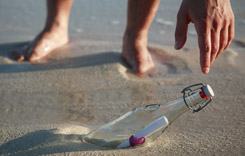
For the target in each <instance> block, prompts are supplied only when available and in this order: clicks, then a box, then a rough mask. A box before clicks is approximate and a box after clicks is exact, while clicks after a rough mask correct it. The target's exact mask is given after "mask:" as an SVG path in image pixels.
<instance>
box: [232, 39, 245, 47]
mask: <svg viewBox="0 0 245 156" xmlns="http://www.w3.org/2000/svg"><path fill="white" fill-rule="evenodd" d="M233 43H234V44H235V45H236V46H238V47H241V48H245V41H241V40H233Z"/></svg>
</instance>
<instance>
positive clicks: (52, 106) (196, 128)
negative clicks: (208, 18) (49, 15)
mask: <svg viewBox="0 0 245 156" xmlns="http://www.w3.org/2000/svg"><path fill="white" fill-rule="evenodd" d="M15 2H16V3H17V4H14V3H13V4H11V3H10V2H7V1H6V0H5V1H1V2H0V7H2V8H0V19H1V17H3V14H1V13H2V12H5V14H4V17H5V18H7V17H8V16H9V18H10V19H15V17H16V18H17V17H20V16H21V15H22V16H24V15H26V14H27V13H28V11H22V12H21V11H20V13H17V11H16V5H18V1H15ZM26 2H29V1H27V0H26ZM109 2H112V1H110V0H105V1H103V3H102V2H101V3H100V2H98V1H92V2H89V3H88V7H92V6H94V5H95V3H98V4H100V5H97V6H96V7H97V9H98V10H97V11H96V7H95V10H94V11H91V12H89V9H87V10H85V11H84V12H85V16H83V17H81V18H82V20H83V21H84V20H86V21H87V24H82V22H81V23H80V22H74V21H75V20H74V19H76V20H78V19H79V17H78V16H75V15H78V14H79V13H80V14H82V10H79V7H78V5H80V6H81V7H82V6H83V3H85V2H83V1H76V2H75V4H74V7H73V13H72V15H73V16H72V19H73V20H72V19H71V28H70V32H71V33H70V38H71V42H70V43H69V44H68V45H67V46H65V47H62V48H60V49H57V50H56V51H55V52H54V54H53V55H52V56H50V57H49V58H47V59H46V60H42V61H40V62H38V63H32V64H31V63H27V62H23V63H17V62H15V61H13V60H12V59H11V58H10V51H11V50H13V49H15V48H19V47H23V46H24V45H26V44H27V42H28V41H29V40H30V39H31V38H32V37H34V36H35V33H36V32H37V31H38V30H39V28H41V27H42V25H41V22H39V23H38V21H36V22H37V23H35V22H34V24H33V28H32V27H30V29H27V28H26V25H25V22H23V21H22V22H20V23H18V25H13V24H14V23H15V24H16V22H17V21H18V20H17V19H15V21H14V20H9V23H8V21H7V20H6V19H5V18H2V19H4V20H3V22H2V21H0V26H1V27H0V86H1V87H0V97H1V100H0V127H1V128H0V155H64V154H67V155H142V154H143V155H162V154H163V155H222V156H223V155H244V154H245V150H244V149H245V146H244V145H245V141H244V140H245V138H244V129H245V115H244V112H245V108H244V107H243V105H244V101H245V96H244V90H245V81H244V78H245V69H244V65H245V63H244V60H245V53H244V52H245V46H244V45H245V39H244V37H243V36H244V35H245V33H244V32H243V30H244V29H245V22H244V20H245V17H244V15H245V11H244V10H242V9H241V8H240V5H241V4H240V3H238V2H233V3H232V5H233V7H234V12H235V15H236V18H237V21H236V22H237V23H236V24H237V27H236V28H237V29H236V34H238V35H236V37H235V39H234V41H233V43H232V45H231V47H230V48H229V49H228V50H226V51H225V52H224V53H223V54H222V55H221V56H220V57H219V58H218V59H217V60H216V61H215V63H214V65H213V67H212V68H211V70H210V74H208V75H203V74H202V73H201V71H200V65H199V53H198V48H197V45H196V36H195V34H193V33H192V31H193V29H192V28H191V30H190V31H189V34H188V37H189V40H188V41H187V45H186V46H185V48H184V49H183V50H181V51H176V50H174V48H173V46H172V45H171V44H172V43H173V38H172V39H169V38H171V37H172V36H173V34H174V29H175V14H176V13H175V14H172V13H174V12H173V10H176V8H178V5H179V3H180V2H179V1H177V0H173V1H167V2H165V1H164V2H161V6H160V8H159V12H158V14H157V17H156V19H155V20H154V22H153V25H152V29H151V33H150V37H149V40H150V44H149V45H150V46H149V49H150V51H151V54H152V56H153V58H154V61H155V63H156V71H155V73H154V76H153V77H146V78H139V77H137V76H135V75H134V74H133V73H132V72H131V70H130V69H129V68H128V65H127V64H126V63H125V62H124V60H123V59H122V57H121V37H122V33H123V29H124V28H123V27H124V25H125V16H121V15H122V14H123V13H124V11H125V9H126V1H122V2H121V1H120V2H112V5H111V6H107V8H106V9H107V10H106V9H105V10H104V12H103V15H101V16H104V17H100V15H99V13H100V10H101V8H102V7H103V6H104V5H105V4H104V3H109ZM240 2H241V3H244V2H243V1H240ZM9 3H10V4H9ZM38 3H40V7H39V9H38V7H37V6H36V5H37V4H34V3H32V2H30V3H28V5H27V6H29V7H34V8H32V9H37V13H34V15H38V13H40V14H41V18H44V17H45V16H44V13H42V9H43V8H44V9H45V4H43V3H42V2H38ZM117 3H120V4H122V7H121V8H120V9H118V10H117V13H116V14H115V17H111V16H112V15H111V14H109V13H111V12H115V7H116V4H117ZM164 3H165V4H166V5H163V4H164ZM173 4H174V5H173ZM3 6H4V7H3ZM27 6H24V5H19V7H20V9H23V7H24V8H25V7H27ZM171 6H173V7H171ZM35 7H36V8H35ZM110 8H111V10H110ZM112 8H114V9H112ZM32 9H31V10H30V12H32ZM164 9H168V10H169V11H170V13H169V14H165V15H164V14H163V13H164ZM102 10H103V9H102ZM11 11H12V12H11ZM171 11H172V12H171ZM26 12H27V13H26ZM176 12H177V11H176ZM7 13H8V14H7ZM14 13H15V14H14ZM92 14H94V15H92ZM10 15H11V16H10ZM14 15H15V16H14ZM34 15H31V16H29V18H30V19H33V20H34V21H35V18H34V17H35V16H34ZM89 15H91V16H89ZM26 18H27V17H26V16H25V17H23V19H24V20H26ZM26 21H28V20H26ZM72 21H73V23H72ZM11 22H12V23H11ZM93 22H95V23H93ZM171 22H172V23H171ZM91 23H92V24H93V25H95V26H93V27H94V28H91V30H90V29H89V28H88V25H89V24H91ZM98 23H101V25H102V27H101V28H100V27H98V26H97V27H96V24H98ZM29 24H30V23H28V25H29ZM7 25H9V27H8V29H7ZM103 25H104V26H103ZM105 27H107V28H105ZM93 30H94V31H93ZM103 30H105V31H103ZM109 30H111V33H109V32H110V31H109ZM98 32H99V33H98ZM159 32H161V33H159ZM170 35H171V36H170ZM15 36H16V37H15ZM159 58H161V59H159ZM199 82H203V83H205V84H210V85H211V86H212V88H213V90H214V93H215V97H214V100H213V102H212V103H211V104H210V105H209V106H207V107H206V108H205V109H204V110H202V111H200V112H198V113H194V114H193V113H192V112H191V111H189V112H187V113H185V114H184V115H182V116H181V117H180V118H178V119H177V120H176V121H175V122H174V123H173V124H172V125H170V126H169V127H168V128H167V129H166V131H165V132H164V133H163V134H162V135H161V136H160V137H159V138H158V139H157V140H156V141H155V142H153V143H151V144H150V145H148V146H146V147H139V148H130V149H123V150H115V149H112V148H103V147H98V146H95V145H92V144H88V143H84V142H82V141H81V138H82V136H83V135H85V134H87V133H89V132H91V131H92V130H94V129H96V128H98V127H99V126H101V125H103V124H105V123H107V122H110V121H112V120H114V119H115V118H117V117H119V116H120V115H122V114H124V113H126V112H128V111H130V110H131V109H132V108H134V107H140V106H145V105H148V104H156V103H159V104H161V103H167V102H169V101H172V100H174V99H176V98H178V97H180V96H182V94H181V93H180V92H181V90H182V89H183V88H185V87H186V86H189V85H191V84H195V83H199Z"/></svg>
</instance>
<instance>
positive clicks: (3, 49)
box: [0, 42, 128, 73]
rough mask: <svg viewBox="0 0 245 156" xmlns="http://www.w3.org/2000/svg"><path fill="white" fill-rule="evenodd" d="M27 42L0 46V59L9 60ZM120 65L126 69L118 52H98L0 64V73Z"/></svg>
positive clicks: (125, 64)
mask: <svg viewBox="0 0 245 156" xmlns="http://www.w3.org/2000/svg"><path fill="white" fill-rule="evenodd" d="M26 44H28V42H17V43H7V44H0V57H2V58H6V59H9V60H12V59H11V54H10V53H11V51H12V50H13V49H16V48H21V47H23V46H25V45H26ZM112 63H120V64H122V65H123V66H125V67H127V68H128V65H127V63H126V62H125V61H124V60H123V58H122V56H121V53H120V52H100V53H96V54H91V55H85V56H78V57H66V58H62V59H56V60H49V59H47V62H45V63H29V62H20V63H18V62H14V61H12V63H2V64H0V73H16V72H35V71H43V70H54V69H69V68H80V67H87V66H98V65H103V64H112Z"/></svg>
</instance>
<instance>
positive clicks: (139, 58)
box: [122, 34, 155, 77]
mask: <svg viewBox="0 0 245 156" xmlns="http://www.w3.org/2000/svg"><path fill="white" fill-rule="evenodd" d="M122 55H123V57H124V58H125V59H126V61H127V62H128V63H129V65H130V66H131V68H132V69H133V71H134V72H135V73H136V74H137V75H138V76H141V77H142V76H145V75H147V74H148V73H150V72H151V71H152V70H153V69H154V67H155V65H154V63H153V61H152V57H151V55H150V53H149V51H148V48H147V37H131V36H130V35H127V34H125V35H124V38H123V49H122Z"/></svg>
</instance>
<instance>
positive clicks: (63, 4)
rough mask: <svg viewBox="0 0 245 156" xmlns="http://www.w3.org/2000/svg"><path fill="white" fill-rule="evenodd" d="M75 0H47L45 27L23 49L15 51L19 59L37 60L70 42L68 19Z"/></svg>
mask: <svg viewBox="0 0 245 156" xmlns="http://www.w3.org/2000/svg"><path fill="white" fill-rule="evenodd" d="M72 1H73V0H47V10H48V13H47V19H46V24H45V27H44V29H43V30H42V31H41V32H40V33H39V35H37V36H36V38H35V39H34V40H33V41H32V42H31V43H30V44H29V45H28V46H27V47H25V48H24V49H22V50H21V51H17V52H13V56H14V58H15V59H16V60H17V61H23V60H27V61H36V60H39V59H41V58H43V57H45V56H47V55H48V54H50V53H51V52H52V51H53V50H54V49H56V48H59V47H61V46H63V45H65V44H66V43H67V42H68V21H69V15H70V9H71V6H72Z"/></svg>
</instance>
